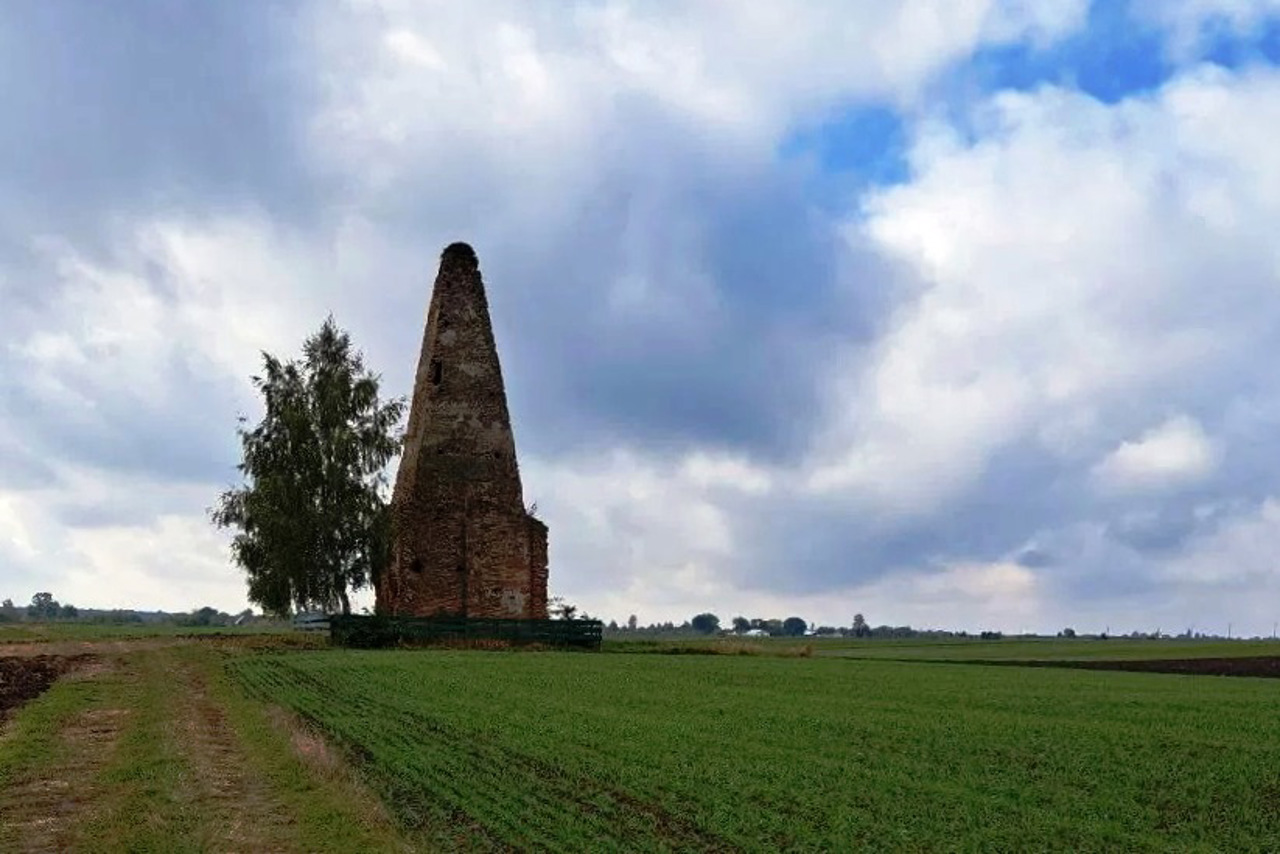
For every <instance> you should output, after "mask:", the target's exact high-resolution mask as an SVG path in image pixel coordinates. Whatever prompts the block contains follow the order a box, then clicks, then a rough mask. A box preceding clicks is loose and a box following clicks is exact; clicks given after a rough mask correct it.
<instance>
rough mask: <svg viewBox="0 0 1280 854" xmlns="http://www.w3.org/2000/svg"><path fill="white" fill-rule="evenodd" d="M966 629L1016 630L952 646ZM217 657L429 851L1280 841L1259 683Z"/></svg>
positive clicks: (386, 657)
mask: <svg viewBox="0 0 1280 854" xmlns="http://www.w3.org/2000/svg"><path fill="white" fill-rule="evenodd" d="M1086 643H1088V642H1083V641H1078V642H1073V643H1071V642H1069V643H1068V644H1067V645H1066V648H1067V649H1069V650H1072V651H1075V650H1084V649H1086V648H1088V649H1091V650H1092V649H1093V647H1086V646H1084V644H1086ZM1163 643H1165V644H1167V643H1168V642H1163ZM1104 645H1105V644H1096V643H1095V646H1098V647H1101V646H1104ZM986 647H993V648H996V649H999V650H1002V651H1004V652H1005V653H1007V654H1014V652H1015V650H1017V648H1018V646H1017V645H1016V644H1015V643H1014V642H1008V641H1006V642H999V643H995V644H987V645H983V647H982V651H981V653H980V654H975V653H974V650H977V649H978V648H979V647H978V645H977V644H973V645H964V649H963V654H962V655H957V656H955V657H960V658H983V657H992V654H991V652H990V651H988V650H987V649H986ZM859 648H860V647H859V645H858V644H856V643H855V644H846V645H845V646H844V648H843V650H844V652H846V653H856V652H857V651H858V649H859ZM861 648H863V649H865V651H866V652H871V651H872V650H873V649H874V650H875V651H876V652H877V654H879V653H881V652H883V653H885V654H887V655H888V657H905V656H904V655H902V653H905V652H907V651H908V650H911V649H920V650H923V652H922V653H921V655H920V656H919V657H922V658H939V657H943V655H946V654H949V653H944V652H943V650H944V649H949V648H948V647H939V645H937V644H933V645H929V647H928V648H927V649H925V648H924V647H923V646H921V645H919V644H917V645H916V647H911V646H910V645H907V644H901V645H882V646H880V647H873V646H870V645H867V646H865V647H861ZM1051 648H1052V649H1058V648H1059V647H1057V646H1044V647H1041V646H1038V645H1037V646H1035V647H1034V650H1031V654H1028V655H1027V657H1043V656H1041V655H1039V654H1036V653H1039V652H1042V651H1044V650H1047V649H1051ZM1167 648H1168V647H1167V646H1165V647H1162V648H1161V650H1162V652H1161V653H1160V654H1161V655H1163V654H1164V652H1163V650H1164V649H1167ZM1125 649H1130V651H1133V652H1135V653H1136V652H1137V648H1136V647H1134V648H1126V647H1123V646H1121V645H1120V643H1119V642H1117V643H1115V644H1113V645H1111V646H1108V647H1107V651H1108V653H1110V654H1116V653H1117V652H1118V651H1122V650H1125ZM1186 649H1190V647H1189V646H1188V647H1187V648H1186ZM1186 649H1183V650H1182V651H1180V652H1179V655H1180V656H1181V655H1183V654H1184V653H1185V652H1186ZM1231 649H1232V650H1233V651H1234V650H1240V649H1242V648H1241V647H1231ZM833 650H834V648H833ZM1022 653H1027V650H1025V649H1024V650H1022V651H1021V653H1020V654H1022ZM1058 654H1060V653H1059V652H1054V653H1053V655H1058ZM1213 654H1214V655H1220V654H1222V652H1221V651H1215V652H1214V653H1213ZM1235 654H1250V653H1244V652H1239V651H1236V652H1235ZM1251 654H1261V653H1258V652H1252V653H1251ZM1144 655H1147V657H1152V656H1150V655H1149V654H1147V653H1144ZM1166 657H1174V656H1166ZM229 667H230V669H231V672H232V673H233V675H235V676H236V677H238V678H239V680H240V681H241V682H242V683H243V684H244V685H245V686H246V687H247V688H248V689H249V690H250V691H251V692H252V693H253V694H254V695H255V696H257V697H259V698H260V699H262V700H265V701H267V702H269V703H278V704H280V705H283V706H285V707H287V708H289V709H292V710H294V711H296V712H297V713H299V714H300V715H302V716H303V717H304V718H305V719H307V720H309V721H311V722H313V723H314V724H315V725H316V726H318V727H319V728H320V729H321V730H322V731H323V732H325V733H326V734H328V735H329V736H330V737H331V738H332V739H333V740H334V741H335V742H336V743H338V744H339V745H341V746H343V747H345V748H346V750H347V751H348V752H349V754H350V756H351V757H352V758H353V759H354V761H355V762H356V763H357V765H358V766H359V768H360V771H361V774H362V775H363V777H364V778H365V779H366V780H368V781H369V782H370V783H371V784H372V786H373V788H374V789H375V790H376V791H377V792H379V794H381V796H382V797H383V798H384V799H385V801H386V803H387V804H388V805H389V807H390V808H391V809H392V811H393V813H394V814H395V815H396V816H397V818H398V820H399V821H400V822H402V823H403V824H405V825H407V826H408V827H410V828H411V829H412V832H413V833H414V835H415V837H416V838H418V839H420V840H423V844H424V846H425V847H429V848H436V847H443V848H477V847H478V848H482V849H483V848H496V847H504V846H516V847H519V848H534V849H547V850H564V849H579V850H581V849H596V850H599V849H609V848H613V849H617V848H620V847H625V848H628V849H633V850H654V849H690V848H691V849H701V850H707V849H742V850H776V849H779V848H791V849H796V848H799V849H808V850H815V849H816V850H850V849H852V848H860V847H864V846H871V847H876V848H886V849H895V850H902V849H908V850H958V849H959V850H979V849H987V850H991V849H1000V850H1027V849H1055V850H1064V849H1065V850H1077V851H1078V850H1104V849H1105V850H1171V849H1173V850H1206V851H1210V850H1231V851H1249V850H1257V851H1266V850H1277V849H1280V681H1276V680H1264V679H1244V678H1230V679H1227V678H1213V677H1185V676H1168V675H1150V674H1130V673H1102V672H1084V671H1075V670H1050V669H1029V668H1028V669H1023V668H1010V667H1001V668H993V667H981V666H970V665H936V664H927V663H901V662H890V661H873V660H848V659H841V658H824V657H822V656H821V654H819V655H817V656H816V657H812V658H774V657H769V656H697V655H686V656H666V655H589V654H553V653H477V652H444V651H420V652H407V651H393V652H355V651H324V652H302V653H293V654H268V655H256V656H240V657H235V658H232V659H230V660H229Z"/></svg>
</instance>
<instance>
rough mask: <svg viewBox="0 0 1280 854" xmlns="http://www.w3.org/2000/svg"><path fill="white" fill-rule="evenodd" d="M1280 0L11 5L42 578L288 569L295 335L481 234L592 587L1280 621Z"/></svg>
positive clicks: (985, 624) (14, 510)
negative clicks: (251, 543)
mask: <svg viewBox="0 0 1280 854" xmlns="http://www.w3.org/2000/svg"><path fill="white" fill-rule="evenodd" d="M1277 128H1280V2H1277V0H1257V2H1251V0H1128V2H1125V0H1094V2H1093V3H1092V4H1091V3H1089V2H1087V0H945V2H944V0H901V2H893V0H836V2H829V3H823V2H816V1H815V2H795V3H782V2H767V0H753V2H749V3H730V2H715V1H714V0H706V2H687V3H683V2H648V0H645V2H640V0H636V2H630V3H628V2H612V0H601V2H579V3H568V2H560V0H554V2H546V3H531V2H524V0H511V2H497V0H494V2H476V3H443V2H441V3H436V2H410V0H351V2H315V3H312V2H265V0H264V2H225V3H187V2H179V0H137V2H131V3H128V4H124V5H120V6H118V5H116V4H103V3H98V2H92V0H83V2H80V1H79V0H57V2H26V3H5V4H0V162H2V163H3V164H4V167H3V174H0V596H11V597H12V598H14V599H15V600H16V601H20V602H21V601H25V600H27V599H28V598H29V597H30V595H31V593H33V592H34V591H36V590H50V591H52V592H53V593H54V594H55V596H57V597H58V598H59V599H61V600H63V601H72V602H75V603H76V604H79V605H81V606H97V607H116V606H130V607H145V608H164V609H168V610H185V609H189V608H191V607H195V606H199V605H202V604H206V603H208V604H213V605H216V606H218V607H220V608H224V609H226V610H237V609H239V608H242V607H244V605H245V604H246V603H245V597H244V585H243V582H242V579H241V576H240V574H239V572H238V571H237V569H236V568H235V567H234V566H232V565H231V564H230V563H229V560H228V554H227V550H226V543H225V539H224V538H223V537H222V536H221V535H220V534H218V533H217V532H216V531H214V530H213V529H212V528H211V526H210V525H209V523H208V521H207V517H206V515H205V508H207V507H208V506H209V505H210V504H212V503H213V501H214V499H215V498H216V496H217V494H218V492H219V491H220V490H221V489H224V488H226V487H227V486H229V485H231V484H232V483H234V481H235V478H236V472H235V470H234V466H235V464H236V462H237V459H238V451H239V448H238V444H237V441H236V437H235V433H234V430H235V426H236V416H237V415H238V414H240V413H245V414H247V415H250V416H251V417H254V416H256V415H257V414H258V409H257V403H256V400H255V397H254V395H253V392H252V388H251V386H250V384H249V380H248V378H249V376H250V374H252V373H253V372H254V370H255V368H256V367H257V365H258V363H259V358H260V356H259V354H260V351H262V350H268V351H271V352H275V353H279V354H281V355H285V354H289V353H292V352H296V351H297V350H298V348H299V346H300V344H301V341H302V339H303V338H304V337H305V336H306V335H307V334H308V333H309V332H310V331H312V330H314V329H315V328H316V327H317V326H318V325H319V324H320V322H321V321H322V320H323V319H324V317H325V315H326V314H327V313H329V312H333V313H334V315H335V317H336V319H337V320H338V321H339V323H340V324H341V325H343V326H344V327H346V328H348V329H349V330H350V331H351V333H352V335H353V337H354V338H355V340H356V342H357V344H358V345H359V346H360V347H361V348H362V349H363V350H364V351H365V353H366V356H367V359H368V361H369V362H370V363H371V365H372V366H373V367H374V368H375V369H376V370H378V371H379V372H381V373H382V374H383V377H384V388H385V390H386V391H387V392H388V393H391V394H404V393H407V391H408V390H409V385H410V379H411V374H412V371H413V368H414V366H415V362H416V358H417V352H416V348H417V344H418V342H419V340H420V335H421V325H422V322H423V317H424V313H425V308H426V302H427V299H428V296H429V289H430V285H431V281H432V279H433V277H434V273H435V265H436V263H437V260H438V257H439V253H440V250H441V249H442V248H443V247H444V246H445V245H446V244H447V243H449V242H451V241H453V240H466V241H468V242H470V243H472V244H473V245H474V246H475V247H476V249H477V251H478V252H479V255H480V259H481V265H482V269H483V271H484V274H485V278H486V283H487V285H488V288H489V295H490V300H491V305H492V309H493V312H494V318H495V326H496V332H497V337H498V342H499V349H500V353H501V356H502V359H503V368H504V372H505V374H506V377H507V383H508V393H509V396H510V402H511V407H512V410H513V416H514V420H515V428H516V438H517V443H518V447H519V450H520V453H521V461H522V471H523V475H524V482H525V492H526V499H527V500H529V501H536V502H537V503H538V506H539V508H540V511H541V512H540V515H541V516H543V518H544V519H546V521H547V522H548V523H549V525H550V528H551V550H552V552H551V557H552V574H551V584H552V588H553V589H552V592H553V593H558V594H561V595H564V596H566V597H567V598H569V599H570V600H571V601H574V602H577V603H578V604H579V605H580V606H582V607H583V608H585V609H586V610H587V611H589V612H590V613H592V614H597V615H602V616H604V617H605V618H606V619H608V618H615V619H618V620H623V619H625V618H626V617H627V615H628V614H631V613H635V614H637V615H638V616H639V618H640V620H641V621H642V622H649V621H653V620H666V619H672V620H677V621H679V620H683V619H687V618H688V617H689V616H691V615H692V614H694V613H697V612H698V611H701V610H706V609H709V610H713V611H715V612H717V613H719V614H720V615H721V616H722V617H724V618H728V617H729V616H732V615H734V614H737V613H743V614H746V615H748V616H757V615H759V616H779V617H782V616H787V615H789V614H798V615H800V616H803V617H806V618H807V619H809V620H813V621H818V622H823V623H831V624H837V625H847V624H848V623H849V622H850V620H851V619H852V616H853V614H854V613H855V612H863V613H865V614H866V615H867V617H868V619H869V620H870V621H871V622H872V623H874V624H879V623H894V624H901V623H910V624H912V625H916V626H947V627H957V628H960V627H964V628H970V629H975V628H1000V629H1004V630H1007V631H1019V630H1024V629H1026V630H1054V629H1057V628H1060V627H1062V626H1065V625H1073V626H1075V627H1077V628H1078V629H1082V630H1100V629H1103V628H1104V627H1106V626H1110V627H1111V628H1112V630H1113V631H1120V630H1123V631H1129V630H1131V629H1136V628H1140V629H1144V630H1153V629H1155V628H1158V627H1160V628H1164V629H1165V630H1166V631H1170V630H1174V631H1181V630H1182V629H1184V628H1186V627H1188V626H1192V625H1194V626H1195V627H1196V628H1197V629H1198V630H1207V631H1225V630H1226V626H1227V623H1228V622H1232V623H1233V624H1234V629H1235V631H1236V633H1262V634H1270V633H1271V631H1272V626H1273V623H1274V621H1275V620H1277V619H1280V368H1277V357H1280V143H1277V141H1276V134H1277Z"/></svg>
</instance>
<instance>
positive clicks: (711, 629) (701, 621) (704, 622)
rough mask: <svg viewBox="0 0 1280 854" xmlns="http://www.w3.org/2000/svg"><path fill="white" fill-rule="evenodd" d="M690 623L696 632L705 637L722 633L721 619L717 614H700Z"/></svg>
mask: <svg viewBox="0 0 1280 854" xmlns="http://www.w3.org/2000/svg"><path fill="white" fill-rule="evenodd" d="M689 623H690V625H692V626H693V630H694V631H695V632H700V633H701V634H704V635H712V634H715V633H716V632H718V631H720V618H719V617H717V616H716V615H715V614H709V613H708V614H698V615H697V616H696V617H694V618H693V619H692V620H690V621H689Z"/></svg>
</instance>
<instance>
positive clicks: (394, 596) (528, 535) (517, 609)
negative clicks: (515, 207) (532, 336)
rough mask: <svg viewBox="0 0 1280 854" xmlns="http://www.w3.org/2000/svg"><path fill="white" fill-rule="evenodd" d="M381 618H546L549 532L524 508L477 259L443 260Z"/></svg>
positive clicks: (394, 515)
mask: <svg viewBox="0 0 1280 854" xmlns="http://www.w3.org/2000/svg"><path fill="white" fill-rule="evenodd" d="M391 530H392V547H391V548H392V553H391V563H390V566H389V567H388V568H387V570H386V572H384V573H383V576H382V577H381V578H379V579H378V582H377V584H376V588H377V606H376V607H377V612H378V613H379V614H389V615H399V616H415V617H432V616H446V615H448V616H465V617H504V618H512V619H521V618H524V619H528V618H539V619H542V618H545V617H546V616H547V527H546V525H544V524H542V522H540V521H539V520H537V519H535V518H534V517H533V516H531V515H529V513H528V512H527V511H526V510H525V506H524V495H523V492H522V490H521V487H520V470H519V468H518V467H517V465H516V446H515V439H514V437H513V436H512V433H511V417H510V415H509V414H508V412H507V395H506V391H505V390H504V388H503V385H502V369H501V367H500V366H499V364H498V351H497V348H496V347H495V345H494V340H493V327H492V326H491V325H490V322H489V305H488V301H487V300H486V299H485V293H484V283H483V281H482V280H481V278H480V265H479V262H478V261H477V260H476V254H475V252H474V251H473V250H472V248H471V247H470V246H468V245H467V244H465V243H454V244H452V245H450V246H449V247H447V248H446V249H445V250H444V254H443V255H442V256H441V258H440V272H439V275H437V276H436V282H435V288H434V290H433V291H432V294H431V307H430V309H429V310H428V312H427V328H426V332H425V333H424V335H423V339H422V354H421V356H420V357H419V361H418V375H417V379H416V380H415V381H414V387H413V403H412V405H411V406H410V409H409V429H408V433H407V435H406V436H405V446H404V453H403V456H402V457H401V459H400V470H399V472H398V473H397V475H396V483H395V492H394V494H393V497H392V499H391Z"/></svg>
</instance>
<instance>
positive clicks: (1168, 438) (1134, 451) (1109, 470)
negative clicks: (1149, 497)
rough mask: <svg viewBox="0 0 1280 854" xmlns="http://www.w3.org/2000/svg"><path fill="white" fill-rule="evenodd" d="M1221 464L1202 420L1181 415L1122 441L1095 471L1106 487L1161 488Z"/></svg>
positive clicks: (1190, 480) (1202, 475) (1197, 476)
mask: <svg viewBox="0 0 1280 854" xmlns="http://www.w3.org/2000/svg"><path fill="white" fill-rule="evenodd" d="M1217 464H1218V452H1217V449H1216V448H1215V447H1214V444H1213V442H1212V441H1210V439H1209V437H1208V436H1207V435H1205V432H1204V429H1203V428H1201V426H1200V424H1199V422H1197V421H1196V420H1195V419H1193V418H1190V417H1188V416H1186V415H1177V416H1174V417H1173V418H1170V419H1169V420H1168V421H1165V422H1164V423H1163V424H1161V425H1159V426H1158V427H1154V428H1152V429H1151V430H1148V431H1147V432H1146V433H1143V434H1142V436H1141V437H1139V438H1138V439H1135V440H1132V441H1128V442H1124V443H1122V444H1121V445H1120V446H1119V447H1118V448H1116V449H1115V450H1114V451H1112V452H1111V453H1110V454H1108V455H1107V456H1106V458H1105V459H1103V460H1102V461H1101V462H1099V463H1098V464H1097V466H1095V467H1094V470H1093V474H1094V477H1095V478H1096V479H1097V480H1098V482H1099V483H1100V484H1101V485H1102V486H1103V487H1104V488H1106V489H1111V490H1119V491H1126V490H1144V489H1160V488H1164V487H1169V486H1180V485H1183V484H1188V483H1195V482H1197V481H1200V480H1203V479H1204V478H1206V477H1208V476H1209V475H1211V474H1212V473H1213V471H1214V469H1215V468H1216V467H1217Z"/></svg>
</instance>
